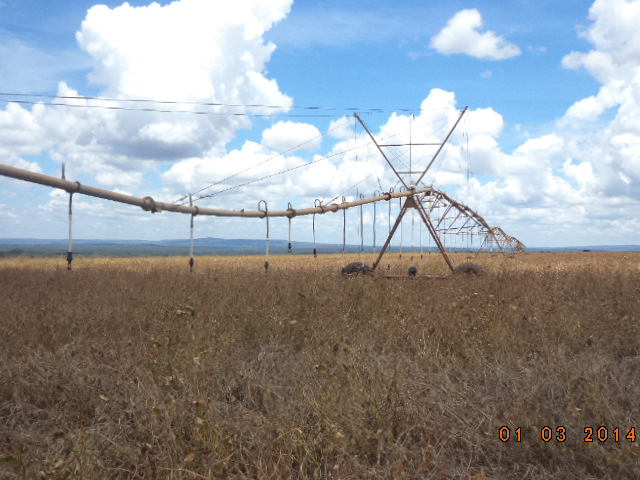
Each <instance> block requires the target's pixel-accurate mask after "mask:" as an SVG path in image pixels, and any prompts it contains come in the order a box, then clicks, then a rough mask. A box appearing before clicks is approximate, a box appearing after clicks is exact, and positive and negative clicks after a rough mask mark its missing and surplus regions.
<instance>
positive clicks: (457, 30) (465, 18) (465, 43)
mask: <svg viewBox="0 0 640 480" xmlns="http://www.w3.org/2000/svg"><path fill="white" fill-rule="evenodd" d="M482 27H483V21H482V15H481V14H480V12H479V11H478V10H477V9H467V10H461V11H459V12H458V13H456V14H455V15H454V16H453V17H452V18H451V19H450V20H449V22H448V23H447V25H446V26H445V27H444V28H443V29H442V30H441V31H440V33H438V34H437V35H436V36H434V37H433V38H432V39H431V47H432V48H434V49H436V50H437V51H438V52H440V53H443V54H445V55H453V54H456V53H460V54H464V55H469V56H472V57H475V58H480V59H486V60H505V59H508V58H512V57H517V56H518V55H520V53H521V50H520V48H519V47H518V46H517V45H514V44H512V43H509V42H508V41H506V40H505V39H504V38H503V37H501V36H499V35H497V34H496V33H495V32H493V31H490V30H489V31H485V32H482V31H481V29H482Z"/></svg>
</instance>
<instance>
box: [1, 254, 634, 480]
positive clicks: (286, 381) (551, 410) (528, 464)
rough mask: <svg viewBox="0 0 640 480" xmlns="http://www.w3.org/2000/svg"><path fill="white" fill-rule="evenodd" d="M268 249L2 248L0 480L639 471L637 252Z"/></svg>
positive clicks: (612, 474)
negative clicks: (451, 264)
mask: <svg viewBox="0 0 640 480" xmlns="http://www.w3.org/2000/svg"><path fill="white" fill-rule="evenodd" d="M270 260H271V265H272V268H271V271H270V273H269V274H265V273H264V269H263V262H264V258H261V257H243V258H238V257H235V258H228V257H226V258H198V259H197V263H196V267H195V270H194V272H193V273H190V272H189V269H188V264H187V261H188V260H187V259H185V258H178V259H176V258H171V259H76V261H75V265H74V270H73V271H71V272H68V271H67V270H66V266H65V262H64V259H55V260H51V259H46V260H45V259H28V258H16V259H4V260H1V261H0V478H3V479H5V478H6V479H11V478H21V479H38V478H42V479H66V478H79V479H102V478H108V479H111V478H113V479H125V478H126V479H129V478H131V479H134V478H145V479H153V478H161V479H165V478H166V479H214V478H215V479H218V478H234V479H235V478H252V479H253V478H260V479H263V478H265V479H269V478H273V479H276V478H334V479H339V478H341V479H369V478H370V479H378V478H408V479H422V478H424V479H430V478H434V479H440V478H443V479H444V478H462V479H475V480H484V479H511V478H519V479H589V478H594V479H595V478H598V479H601V478H612V479H613V478H616V479H617V478H640V254H630V253H626V254H624V253H575V254H568V253H565V254H544V253H540V254H528V255H521V256H518V257H516V258H505V257H502V256H498V255H495V256H490V255H486V256H484V257H483V256H480V257H479V258H477V259H474V260H473V261H474V262H476V263H478V264H480V265H482V266H483V267H485V269H486V272H485V273H484V274H483V275H479V276H475V275H457V276H452V275H446V276H443V274H446V269H445V268H444V265H443V264H442V262H441V260H440V258H439V257H438V256H436V255H431V256H427V257H426V258H425V259H423V260H420V259H415V260H414V261H413V262H411V260H410V259H409V258H408V256H407V255H406V254H405V256H404V258H403V259H402V260H401V261H400V260H399V259H398V257H397V255H395V254H391V255H387V256H386V257H385V259H384V261H383V264H384V266H381V267H379V269H378V270H379V271H378V272H376V275H374V276H372V277H343V276H342V275H341V274H340V269H341V268H342V266H344V265H345V264H346V263H348V262H350V261H358V260H364V261H365V262H366V263H369V264H371V263H372V258H371V257H366V258H364V259H362V258H360V257H359V256H350V257H343V256H342V255H331V256H319V257H318V258H317V259H314V258H312V257H302V256H293V257H287V256H277V257H272V258H271V259H270ZM455 261H456V263H461V262H463V261H465V259H464V258H462V257H459V258H456V259H455ZM387 263H389V264H391V268H390V270H387ZM410 263H414V264H417V265H418V266H419V267H420V268H421V272H420V274H419V275H418V277H415V278H408V277H405V276H404V274H405V272H406V269H407V268H408V266H409V264H410ZM425 274H427V275H428V276H426V275H425ZM385 275H397V276H400V278H393V279H388V278H385ZM502 427H506V428H502ZM589 429H591V430H589ZM503 440H506V441H503ZM545 440H547V441H545ZM588 440H592V441H588Z"/></svg>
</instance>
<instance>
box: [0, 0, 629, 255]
mask: <svg viewBox="0 0 640 480" xmlns="http://www.w3.org/2000/svg"><path fill="white" fill-rule="evenodd" d="M102 5H103V6H96V5H94V2H91V1H85V0H83V1H79V0H67V1H51V0H49V1H44V0H0V93H2V95H0V163H4V164H8V165H13V166H17V167H20V168H26V169H30V170H34V171H40V172H44V173H47V174H51V175H58V174H59V172H60V168H61V163H62V162H64V163H65V164H66V166H67V177H68V178H71V179H77V180H79V181H81V182H83V183H86V184H90V185H95V186H99V187H103V188H108V189H116V190H119V191H123V192H127V193H130V194H132V195H136V196H146V195H152V196H153V197H154V198H157V199H161V200H164V201H173V200H175V199H177V198H179V197H181V196H183V195H184V194H187V193H189V192H194V191H196V190H199V189H201V188H203V187H206V186H207V185H210V184H212V183H215V182H221V183H220V187H219V188H220V189H222V188H223V187H224V188H228V187H235V186H236V185H237V184H239V183H242V182H246V181H252V180H256V179H258V178H262V177H267V176H269V175H272V174H274V173H277V172H279V171H282V170H288V169H291V168H293V167H300V168H296V169H295V170H294V171H292V172H291V173H290V174H288V175H277V176H273V177H269V179H266V180H262V181H260V182H256V183H251V184H250V185H249V186H246V187H243V188H232V189H231V190H230V191H229V192H227V193H224V194H219V195H216V196H214V197H213V198H209V199H204V200H202V201H201V202H202V203H201V204H202V205H203V206H215V207H219V208H234V209H241V208H247V209H254V208H255V207H256V205H257V202H258V201H259V200H261V199H266V200H268V202H269V205H270V208H272V209H273V208H286V206H287V204H288V203H289V202H290V203H292V204H293V205H294V206H295V207H307V206H311V205H313V202H314V200H315V199H316V198H324V199H331V198H333V197H335V196H342V195H346V196H347V197H353V196H355V195H357V194H359V193H362V192H364V193H366V194H367V195H370V194H373V191H374V190H376V189H378V188H379V187H380V186H382V187H383V189H387V188H389V187H390V186H393V183H394V177H393V175H392V174H390V172H389V171H388V170H389V169H388V168H386V170H385V164H384V161H383V159H382V158H381V157H380V155H379V154H377V153H376V151H375V150H372V149H371V148H365V149H364V150H362V151H360V152H359V154H358V156H357V157H355V156H354V155H352V154H350V153H341V152H346V151H347V149H349V148H352V147H353V146H354V145H355V144H357V143H358V142H360V141H362V140H363V138H364V137H363V136H362V135H363V132H362V130H361V129H358V127H357V125H356V124H355V123H354V120H353V117H352V114H353V109H354V108H355V109H357V110H358V111H359V112H361V114H362V116H363V118H364V119H365V121H366V122H367V123H368V125H369V126H370V127H371V129H372V130H373V131H374V133H375V134H376V135H378V136H380V137H384V136H387V135H394V134H398V133H399V132H404V133H402V135H404V136H406V135H407V133H406V131H407V126H408V125H410V124H411V121H412V120H411V119H412V118H413V119H414V120H413V121H414V122H415V123H414V124H412V125H415V126H412V127H411V128H412V132H413V135H415V137H414V138H417V137H420V136H422V138H425V139H435V140H441V139H442V137H443V135H444V133H443V132H446V128H444V126H447V125H448V126H451V125H452V123H453V121H454V120H455V118H457V115H458V113H457V110H460V109H462V108H464V107H465V106H469V108H470V111H469V114H468V115H467V118H466V119H465V120H464V121H463V122H461V125H460V127H459V129H458V131H457V132H456V134H455V135H454V136H453V137H452V138H451V142H450V145H449V146H448V147H447V148H446V149H445V151H444V152H443V156H442V159H441V160H439V162H438V164H437V165H436V166H437V168H434V171H433V175H431V174H430V175H428V176H427V177H426V178H425V182H426V183H427V184H433V185H434V186H436V187H438V188H441V189H442V190H445V191H446V192H447V193H449V194H450V195H451V196H453V197H454V198H457V199H459V200H460V201H463V202H464V203H466V204H468V205H470V206H471V207H472V208H474V209H476V210H477V211H478V213H480V214H481V215H483V216H484V217H485V218H486V219H487V220H488V221H489V223H491V224H494V225H499V226H501V227H503V228H504V230H505V231H506V232H507V233H509V234H511V235H514V236H516V237H517V238H519V239H520V240H522V241H523V242H524V243H525V244H527V245H531V246H570V245H590V244H637V243H640V242H639V239H640V219H639V217H638V213H637V212H638V211H640V209H639V208H638V207H639V206H640V205H638V203H639V201H640V162H639V161H638V160H637V158H636V155H635V153H634V152H635V151H636V150H635V147H637V146H640V113H638V112H640V108H637V107H638V105H637V102H640V95H637V92H638V87H639V85H638V82H640V68H639V67H638V65H640V47H636V46H635V45H640V38H636V37H640V34H639V33H637V31H638V30H639V29H638V28H637V25H638V24H640V1H638V0H633V1H632V0H596V1H595V2H589V1H578V0H565V1H563V2H557V1H550V0H549V1H547V0H535V1H534V0H512V1H510V2H497V1H487V0H478V1H475V2H474V1H466V0H465V1H461V0H453V1H449V2H434V1H412V0H398V1H396V2H388V1H371V2H367V3H366V7H365V6H364V4H363V3H362V2H359V1H354V0H353V1H352V0H342V1H338V0H325V1H311V0H297V1H292V0H273V1H271V2H263V1H259V0H238V1H237V2H221V1H210V0H177V1H175V2H168V1H161V2H157V3H155V4H151V3H150V2H145V1H130V2H128V4H122V2H114V1H107V2H102ZM9 94H25V95H24V96H22V95H20V96H16V95H9ZM26 95H50V96H56V95H59V96H72V97H74V96H78V97H101V98H109V99H118V100H119V101H118V102H117V103H114V102H110V103H108V104H106V103H105V102H102V103H100V102H97V101H80V102H84V103H85V104H91V105H92V107H91V108H86V107H81V108H70V107H56V106H51V105H47V103H52V101H53V100H54V99H53V98H49V97H35V96H26ZM131 99H145V100H149V101H150V102H161V101H176V102H183V103H179V104H177V105H174V106H171V107H170V109H171V108H173V109H177V110H189V109H203V108H210V107H205V106H203V105H201V104H202V103H207V102H217V103H221V104H227V105H229V104H232V105H244V107H224V108H219V109H218V110H216V112H215V113H216V115H192V114H184V113H180V114H175V113H174V114H168V113H159V112H140V111H130V110H117V111H114V110H106V109H102V108H95V107H96V106H99V105H102V106H105V105H108V106H119V107H126V108H130V109H136V108H139V105H140V104H133V103H131V102H127V100H131ZM15 100H20V101H23V102H24V101H26V102H35V103H38V102H40V103H42V104H41V105H37V106H36V105H33V104H31V103H15ZM78 101H79V100H78ZM78 101H75V102H78ZM189 102H191V103H189ZM194 102H195V103H196V104H197V105H195V106H194ZM55 103H59V102H55ZM147 105H148V106H151V107H154V108H155V107H159V106H162V105H164V106H163V108H162V109H167V108H169V107H166V104H159V103H149V104H147ZM247 105H270V106H279V107H280V108H271V109H266V110H265V109H264V108H262V109H261V108H253V107H247ZM304 107H320V108H319V109H316V110H313V109H309V108H304ZM158 109H161V108H158ZM409 109H410V110H411V111H408V110H409ZM267 111H268V112H270V113H272V115H270V116H267V117H264V116H260V115H261V114H264V113H266V112H267ZM230 112H233V113H243V114H244V115H242V116H237V115H233V116H230V115H226V114H227V113H230ZM411 113H413V114H414V115H415V117H410V114H411ZM402 135H401V136H400V137H399V138H404V137H403V136H402ZM305 142H306V143H305ZM299 145H302V146H301V147H298V148H294V147H296V146H299ZM280 154H281V155H280ZM332 154H335V156H332V157H331V160H321V161H317V162H314V163H311V162H312V161H313V160H317V159H318V158H322V157H325V156H328V155H332ZM416 155H417V158H418V157H419V156H420V155H421V154H420V153H419V152H416ZM422 155H423V156H425V157H426V156H428V153H426V152H423V154H422ZM269 159H272V160H269ZM304 164H310V166H309V167H306V166H301V165H304ZM256 165H259V166H256ZM246 169H248V170H247V171H246V172H245V173H243V174H242V175H239V176H237V177H233V179H232V180H229V181H223V180H224V178H226V177H228V176H232V175H234V174H235V173H238V172H240V171H243V170H246ZM469 173H471V175H469ZM234 182H235V184H234ZM356 184H357V185H358V190H357V191H356V190H354V189H353V188H351V189H350V187H353V186H354V185H356ZM213 191H216V190H215V189H209V190H207V191H206V192H207V193H208V192H213ZM66 198H67V196H66V194H65V193H64V192H57V191H54V190H51V189H49V188H47V187H40V186H35V185H28V184H23V183H20V182H17V181H14V180H10V179H5V178H0V237H16V238H17V237H34V238H64V236H65V235H66V229H67V226H66V207H65V205H66ZM76 203H77V205H76V223H77V225H76V226H75V231H76V235H77V236H78V237H79V238H136V239H161V238H176V237H178V238H179V237H182V236H184V235H186V227H185V225H186V224H187V217H183V216H180V215H171V214H168V213H164V214H161V215H155V216H150V215H149V214H146V213H144V212H141V211H138V210H137V209H134V208H132V207H126V206H123V205H116V204H113V203H110V202H105V201H101V200H97V199H90V198H86V197H82V198H79V199H77V200H76ZM370 210H371V209H370ZM382 210H384V209H378V215H379V216H380V218H379V220H380V224H386V220H384V219H383V218H382V215H383V214H382V213H380V211H382ZM372 215H373V211H367V212H366V216H365V219H366V222H367V223H368V224H369V225H372V223H373V218H372ZM334 217H335V218H332V217H331V216H330V215H326V216H325V218H323V219H322V222H321V226H320V229H321V232H322V233H323V234H324V238H323V241H328V242H332V241H335V243H339V242H340V241H341V238H335V239H334V238H333V236H334V232H335V231H338V230H340V231H341V226H340V227H339V228H338V223H339V222H341V219H339V218H338V217H337V216H334ZM383 220H384V221H383ZM309 222H310V221H309V220H308V219H300V220H299V221H297V223H298V225H299V229H298V231H299V233H298V236H299V237H298V238H299V239H300V240H309V238H310V236H311V231H310V230H311V229H310V226H309V225H308V224H309ZM319 223H320V222H319ZM352 223H353V225H352V226H351V227H350V234H351V236H352V237H354V238H355V240H354V243H357V223H358V222H356V221H354V222H352ZM256 225H259V224H258V223H256V221H251V220H238V219H211V218H200V219H198V222H197V236H202V237H205V236H218V237H226V238H235V237H242V238H261V237H262V236H264V232H263V231H262V227H258V228H257V227H256ZM284 225H285V224H284V223H283V224H282V226H276V229H275V231H276V232H277V233H275V236H276V237H279V238H285V237H286V234H287V232H286V228H285V227H284ZM280 227H282V228H280ZM368 231H370V227H368Z"/></svg>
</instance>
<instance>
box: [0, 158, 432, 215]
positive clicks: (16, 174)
mask: <svg viewBox="0 0 640 480" xmlns="http://www.w3.org/2000/svg"><path fill="white" fill-rule="evenodd" d="M0 175H3V176H5V177H11V178H15V179H18V180H23V181H26V182H31V183H37V184H40V185H46V186H48V187H53V188H58V189H60V190H65V191H67V192H69V193H80V194H83V195H88V196H90V197H97V198H102V199H105V200H111V201H114V202H119V203H125V204H128V205H134V206H137V207H140V208H142V209H143V210H145V211H147V212H151V213H158V212H162V211H163V210H164V211H167V212H174V213H185V214H189V215H194V214H195V215H207V216H214V217H252V218H264V217H265V216H266V213H265V212H264V211H262V210H223V209H215V208H205V207H195V206H188V205H175V204H173V203H165V202H158V201H155V200H154V199H153V198H151V197H144V198H138V197H133V196H131V195H125V194H123V193H118V192H112V191H110V190H104V189H102V188H96V187H90V186H88V185H83V184H81V183H80V182H70V181H68V180H62V179H60V178H56V177H51V176H49V175H43V174H41V173H35V172H30V171H28V170H22V169H20V168H15V167H10V166H9V165H3V164H0ZM433 192H437V190H434V189H433V188H421V189H415V190H407V191H404V192H387V193H383V194H381V195H378V196H376V197H371V198H365V199H362V200H356V201H354V202H344V203H340V204H338V203H332V204H329V205H321V206H317V207H314V208H303V209H297V210H296V209H292V208H290V209H287V210H274V211H269V217H288V218H293V217H297V216H304V215H313V214H316V213H319V214H323V213H327V212H338V211H340V210H346V209H349V208H353V207H358V206H360V205H367V204H369V203H373V202H379V201H382V200H391V199H392V198H403V197H410V196H412V195H414V194H420V193H425V194H427V193H428V194H431V193H433Z"/></svg>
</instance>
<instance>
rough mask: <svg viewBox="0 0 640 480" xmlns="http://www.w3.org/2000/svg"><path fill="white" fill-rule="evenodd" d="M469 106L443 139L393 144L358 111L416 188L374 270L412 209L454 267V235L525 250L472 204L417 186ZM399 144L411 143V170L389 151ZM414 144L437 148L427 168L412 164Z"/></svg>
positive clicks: (400, 174)
mask: <svg viewBox="0 0 640 480" xmlns="http://www.w3.org/2000/svg"><path fill="white" fill-rule="evenodd" d="M468 109H469V108H468V107H465V108H464V110H462V112H460V115H459V116H458V118H457V119H456V121H455V123H454V125H453V127H452V128H451V129H450V130H449V132H448V133H447V135H446V137H445V139H444V140H443V141H442V142H438V143H413V142H411V140H410V141H409V143H407V144H393V145H385V144H381V143H379V142H378V141H377V140H376V138H375V137H374V135H373V133H372V132H371V130H370V129H369V127H367V125H366V123H365V122H364V121H363V120H362V118H361V117H360V116H359V115H358V114H357V113H356V114H355V117H356V119H357V120H358V121H359V122H360V124H361V125H362V127H363V128H364V129H365V131H366V132H367V134H368V135H369V137H370V138H371V140H372V141H373V143H374V144H375V145H376V147H377V148H378V151H379V152H380V154H381V155H382V157H383V158H384V160H385V161H386V162H387V164H388V165H389V167H390V168H391V170H392V171H393V173H394V174H395V175H396V177H397V179H398V181H399V182H400V183H401V184H402V186H403V187H404V189H406V190H407V191H410V192H412V195H410V196H408V197H406V198H405V200H404V203H403V204H402V205H401V207H400V213H399V215H398V217H397V218H396V221H395V224H394V225H393V228H392V229H391V231H390V232H389V236H388V237H387V240H386V241H385V243H384V246H383V247H382V249H381V251H380V253H379V255H378V258H377V259H376V261H375V262H374V264H373V269H374V270H375V269H376V268H377V266H378V264H379V263H380V260H381V259H382V256H383V255H384V253H385V251H386V250H387V248H388V247H389V244H390V243H391V239H392V238H393V236H394V235H395V233H396V230H397V229H398V227H399V226H400V225H401V223H402V219H403V217H404V216H405V215H406V214H407V212H408V211H409V210H411V209H413V210H415V211H417V212H418V214H419V215H420V218H421V220H422V222H423V223H424V225H425V226H426V227H427V231H428V232H429V234H430V236H431V238H432V239H433V241H434V242H435V244H436V246H437V247H438V250H439V251H440V253H441V254H442V257H443V258H444V260H445V262H446V263H447V265H448V266H449V268H450V269H451V270H452V271H453V270H454V265H453V262H452V260H451V258H450V257H449V255H448V253H447V249H446V247H445V244H446V243H447V242H446V240H447V238H450V237H451V236H454V235H455V236H466V238H467V239H472V238H473V236H474V235H475V236H481V237H482V239H483V240H482V243H481V246H480V249H482V248H484V246H485V245H486V247H487V248H493V246H494V245H495V246H496V247H497V248H498V249H499V250H500V251H501V252H502V253H506V252H507V251H509V252H510V253H515V252H518V251H524V245H523V244H522V243H521V242H520V241H518V240H517V239H516V238H514V237H510V236H508V235H507V234H505V233H504V231H503V230H502V229H501V228H499V227H490V226H489V225H488V224H487V222H486V221H485V220H484V218H482V217H481V216H480V215H478V214H477V213H476V212H475V211H473V210H472V209H471V208H469V207H468V206H466V205H464V204H462V203H460V202H457V201H455V200H453V199H452V198H451V197H449V196H448V195H447V194H446V193H444V192H440V191H438V190H435V189H433V188H429V189H428V191H424V189H423V190H417V189H416V186H417V185H419V184H420V183H421V182H422V180H423V179H424V177H425V175H426V174H427V172H428V171H429V169H430V168H431V167H432V165H433V164H434V162H435V160H436V158H437V157H438V155H440V153H441V152H442V149H443V148H444V146H445V145H446V143H447V142H448V141H449V138H451V135H452V133H453V131H454V130H455V129H456V127H457V126H458V124H459V123H460V120H462V117H463V116H464V114H465V113H466V112H467V111H468ZM399 146H406V147H409V165H408V171H401V170H400V169H399V168H397V165H394V162H393V161H392V159H391V158H390V157H389V156H388V155H387V154H386V153H385V147H399ZM413 146H431V147H434V148H436V150H435V153H434V155H433V156H432V157H431V160H430V161H429V162H428V163H427V164H426V166H425V168H424V169H414V167H413V166H412V164H411V148H412V147H413ZM401 188H402V187H401ZM467 249H468V247H467Z"/></svg>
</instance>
